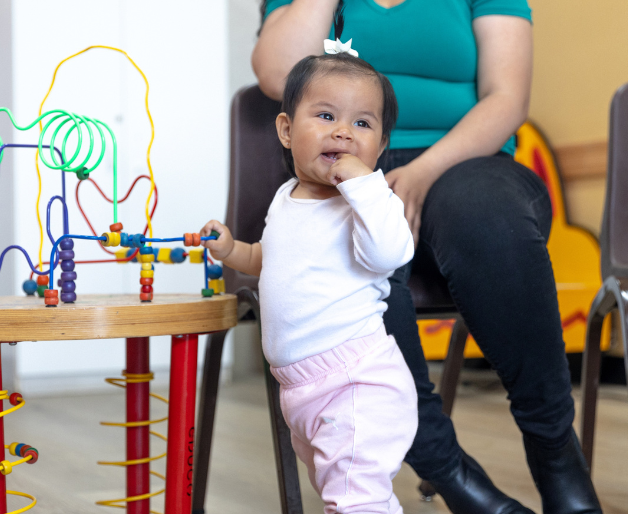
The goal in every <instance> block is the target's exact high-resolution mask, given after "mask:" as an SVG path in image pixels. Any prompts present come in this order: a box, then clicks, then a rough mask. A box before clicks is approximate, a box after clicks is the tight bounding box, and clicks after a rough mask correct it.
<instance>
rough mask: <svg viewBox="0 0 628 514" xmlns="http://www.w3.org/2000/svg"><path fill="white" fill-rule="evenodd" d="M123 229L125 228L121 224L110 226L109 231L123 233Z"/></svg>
mask: <svg viewBox="0 0 628 514" xmlns="http://www.w3.org/2000/svg"><path fill="white" fill-rule="evenodd" d="M123 228H124V227H123V226H122V223H120V222H118V223H113V224H112V225H109V230H111V231H112V232H122V229H123Z"/></svg>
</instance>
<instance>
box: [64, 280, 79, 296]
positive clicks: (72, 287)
mask: <svg viewBox="0 0 628 514" xmlns="http://www.w3.org/2000/svg"><path fill="white" fill-rule="evenodd" d="M61 291H62V292H64V293H73V292H74V291H76V282H74V281H73V280H68V281H67V282H63V283H62V284H61Z"/></svg>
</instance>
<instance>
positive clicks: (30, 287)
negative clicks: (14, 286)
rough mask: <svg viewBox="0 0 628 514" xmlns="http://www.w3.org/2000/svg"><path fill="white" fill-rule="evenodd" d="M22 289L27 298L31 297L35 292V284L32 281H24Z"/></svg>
mask: <svg viewBox="0 0 628 514" xmlns="http://www.w3.org/2000/svg"><path fill="white" fill-rule="evenodd" d="M22 289H23V290H24V292H25V293H26V294H27V295H28V296H33V295H34V294H35V293H36V292H37V282H35V281H34V280H25V281H24V283H23V284H22Z"/></svg>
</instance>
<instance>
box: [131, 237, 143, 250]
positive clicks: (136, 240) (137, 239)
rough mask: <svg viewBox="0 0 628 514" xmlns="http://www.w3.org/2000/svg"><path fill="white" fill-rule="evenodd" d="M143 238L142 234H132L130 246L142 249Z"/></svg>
mask: <svg viewBox="0 0 628 514" xmlns="http://www.w3.org/2000/svg"><path fill="white" fill-rule="evenodd" d="M143 237H144V236H143V235H142V234H133V239H132V243H131V246H132V247H133V248H144V244H145V243H143V242H142V238H143Z"/></svg>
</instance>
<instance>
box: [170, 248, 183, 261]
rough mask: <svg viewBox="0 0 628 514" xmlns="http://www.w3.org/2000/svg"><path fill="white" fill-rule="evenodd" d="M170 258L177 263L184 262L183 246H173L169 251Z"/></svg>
mask: <svg viewBox="0 0 628 514" xmlns="http://www.w3.org/2000/svg"><path fill="white" fill-rule="evenodd" d="M170 260H171V261H172V262H174V263H177V264H179V263H181V262H184V261H185V250H184V249H183V248H173V249H172V251H171V252H170Z"/></svg>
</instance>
